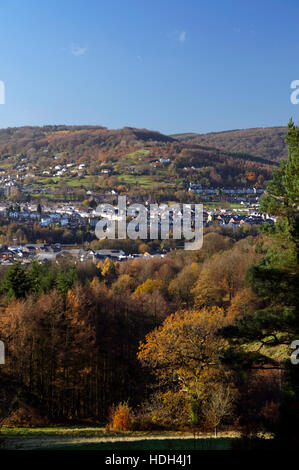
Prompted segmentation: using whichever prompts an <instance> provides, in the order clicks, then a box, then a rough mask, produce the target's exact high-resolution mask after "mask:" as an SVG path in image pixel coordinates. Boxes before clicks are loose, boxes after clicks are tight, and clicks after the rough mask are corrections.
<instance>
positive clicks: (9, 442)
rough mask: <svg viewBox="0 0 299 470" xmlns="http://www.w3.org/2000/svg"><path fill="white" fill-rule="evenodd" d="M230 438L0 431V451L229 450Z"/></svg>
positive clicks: (53, 429) (97, 430)
mask: <svg viewBox="0 0 299 470" xmlns="http://www.w3.org/2000/svg"><path fill="white" fill-rule="evenodd" d="M233 438H234V436H232V435H225V434H223V435H221V436H220V437H219V438H213V437H210V436H207V435H200V436H199V437H196V439H194V438H193V436H192V434H190V433H183V432H166V431H164V432H161V431H159V432H158V431H157V432H137V431H134V432H113V431H108V432H107V431H105V428H102V427H78V426H77V427H75V426H69V427H49V428H1V429H0V449H10V450H11V449H12V450H42V449H47V450H57V449H60V450H194V449H197V450H229V448H230V444H231V441H232V439H233Z"/></svg>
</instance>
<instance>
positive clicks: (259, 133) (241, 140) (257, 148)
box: [171, 127, 287, 162]
mask: <svg viewBox="0 0 299 470" xmlns="http://www.w3.org/2000/svg"><path fill="white" fill-rule="evenodd" d="M285 133H286V128H285V127H265V128H261V127H259V128H254V129H236V130H232V131H225V132H212V133H209V134H194V133H190V134H176V135H173V136H171V137H173V138H175V139H177V140H179V141H180V142H185V143H193V144H199V145H207V146H209V147H217V148H219V149H220V150H225V151H228V152H234V153H246V154H251V155H256V156H258V157H263V158H266V159H268V160H273V161H276V162H278V161H279V160H281V159H285V158H287V146H286V144H285V141H284V136H285Z"/></svg>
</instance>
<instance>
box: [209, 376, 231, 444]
mask: <svg viewBox="0 0 299 470" xmlns="http://www.w3.org/2000/svg"><path fill="white" fill-rule="evenodd" d="M234 398H235V397H234V393H233V391H232V390H231V388H230V387H224V386H223V385H222V384H219V385H216V387H215V388H214V390H213V391H212V392H211V394H210V396H209V398H208V400H207V401H206V403H205V405H204V406H203V413H204V415H205V417H206V419H207V420H208V421H209V422H210V423H211V424H212V425H213V427H214V430H215V437H217V429H218V426H219V425H220V423H221V422H222V420H223V418H224V417H225V416H228V415H230V414H231V412H232V408H233V402H234Z"/></svg>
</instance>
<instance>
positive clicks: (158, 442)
mask: <svg viewBox="0 0 299 470" xmlns="http://www.w3.org/2000/svg"><path fill="white" fill-rule="evenodd" d="M231 440H232V439H230V438H226V437H224V438H221V437H220V438H217V439H213V438H208V439H147V440H146V439H145V440H140V441H127V442H120V441H118V442H117V441H116V442H100V443H97V444H93V443H92V444H88V443H86V444H82V443H79V444H69V445H58V446H47V447H40V448H39V450H106V451H107V450H113V451H125V450H162V451H163V450H164V451H166V450H229V449H230V444H231Z"/></svg>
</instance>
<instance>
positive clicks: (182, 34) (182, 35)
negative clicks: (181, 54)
mask: <svg viewBox="0 0 299 470" xmlns="http://www.w3.org/2000/svg"><path fill="white" fill-rule="evenodd" d="M186 34H187V33H186V31H182V32H181V33H180V34H179V41H180V42H185V41H186Z"/></svg>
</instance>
